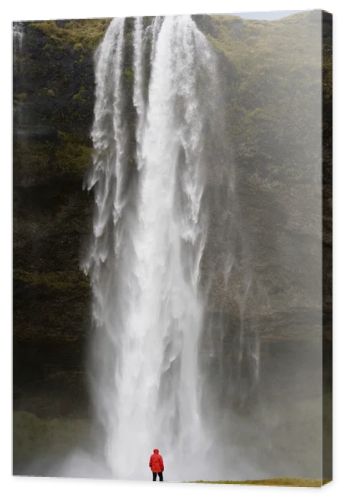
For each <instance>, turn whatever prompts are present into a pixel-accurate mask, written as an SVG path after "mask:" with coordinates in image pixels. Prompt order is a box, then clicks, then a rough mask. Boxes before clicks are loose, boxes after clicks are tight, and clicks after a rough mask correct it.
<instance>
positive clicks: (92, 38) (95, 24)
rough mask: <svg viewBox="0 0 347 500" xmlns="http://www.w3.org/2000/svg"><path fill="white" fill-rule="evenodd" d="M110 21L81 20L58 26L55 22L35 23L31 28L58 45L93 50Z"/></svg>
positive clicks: (78, 49)
mask: <svg viewBox="0 0 347 500" xmlns="http://www.w3.org/2000/svg"><path fill="white" fill-rule="evenodd" d="M109 22H110V19H81V20H73V21H68V22H66V23H64V25H58V24H57V22H56V21H37V22H33V23H31V26H33V27H34V28H36V29H38V30H40V31H41V32H42V33H44V34H45V35H46V36H47V37H49V38H50V39H51V40H53V41H54V42H55V43H56V44H58V45H63V46H64V45H65V46H66V45H69V46H71V47H73V48H74V50H76V51H80V52H83V51H86V50H94V49H95V48H96V47H97V45H98V43H99V42H100V40H101V38H102V37H103V35H104V33H105V31H106V29H107V26H108V24H109Z"/></svg>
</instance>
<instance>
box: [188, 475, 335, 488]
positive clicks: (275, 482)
mask: <svg viewBox="0 0 347 500" xmlns="http://www.w3.org/2000/svg"><path fill="white" fill-rule="evenodd" d="M192 482H194V483H206V484H246V485H248V484H250V485H256V486H297V487H304V488H305V487H306V488H319V487H320V486H323V485H324V484H327V483H328V482H329V480H321V479H305V478H296V477H279V478H271V479H254V480H246V481H202V480H201V481H192Z"/></svg>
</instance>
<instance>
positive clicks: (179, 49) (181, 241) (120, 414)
mask: <svg viewBox="0 0 347 500" xmlns="http://www.w3.org/2000/svg"><path fill="white" fill-rule="evenodd" d="M150 29H151V31H152V47H151V49H150V57H149V61H148V64H151V72H150V81H149V84H148V85H149V87H148V99H146V98H145V94H144V85H145V78H144V66H145V63H144V57H145V51H144V33H145V30H144V20H143V19H141V18H138V19H136V20H135V22H134V29H133V75H134V78H133V105H134V107H135V110H136V116H137V118H136V124H135V125H134V124H132V123H129V121H130V120H131V117H129V115H127V114H126V112H125V108H124V100H125V94H124V81H123V79H122V68H123V65H124V56H123V54H124V44H125V43H126V41H125V39H126V37H125V34H124V21H122V20H120V19H115V20H114V21H113V22H112V23H111V25H110V27H109V28H108V31H107V33H106V35H105V38H104V40H103V42H102V44H101V46H100V48H99V50H98V52H97V55H96V103H95V119H94V126H93V131H92V138H93V143H94V150H95V155H94V166H93V171H92V173H91V176H90V178H89V181H88V186H87V187H88V189H92V188H93V190H94V196H95V218H94V227H93V238H92V244H91V246H90V252H89V254H88V257H87V259H86V261H85V265H84V266H85V267H84V268H85V271H86V272H87V273H88V274H89V275H90V277H91V282H92V290H93V320H94V342H93V362H94V377H93V387H94V400H95V403H96V409H97V414H98V418H99V420H100V422H101V423H102V425H103V427H104V429H105V434H106V450H105V453H106V459H107V462H108V465H109V467H110V468H111V469H112V471H113V475H114V476H115V477H122V478H134V479H140V478H143V477H147V475H148V465H147V460H148V454H149V452H150V450H151V449H152V448H153V447H159V448H161V449H162V450H163V452H164V455H165V458H166V461H167V463H168V470H169V471H170V472H169V474H170V477H171V479H185V478H186V479H191V478H194V477H199V476H198V473H197V472H196V471H194V470H192V467H195V468H196V464H197V459H196V457H197V456H200V462H202V459H201V456H202V453H203V450H204V448H205V446H206V440H205V436H204V426H203V421H202V418H201V410H200V402H199V398H200V387H199V380H200V379H199V369H198V342H199V335H200V332H201V326H202V325H201V323H202V317H203V304H202V299H201V297H200V296H199V273H200V260H201V256H202V252H203V249H204V244H205V237H206V227H205V222H204V220H205V219H204V214H203V209H202V198H203V193H204V183H205V167H206V165H205V164H206V159H205V142H206V141H205V138H204V133H203V130H204V126H205V124H206V121H207V120H208V114H209V111H208V106H207V105H206V104H205V103H206V101H207V95H208V87H209V83H210V79H211V78H212V74H213V72H214V56H213V53H212V52H211V50H210V47H209V44H208V42H207V41H206V39H205V37H204V36H203V35H202V33H201V32H200V31H199V30H198V29H197V27H196V25H195V23H194V22H193V21H192V19H191V18H190V17H189V16H187V17H185V16H183V17H182V16H180V17H168V18H165V19H164V20H162V19H155V20H154V21H153V23H152V26H151V28H150ZM134 126H135V128H136V130H135V138H136V141H135V143H136V154H135V155H134V156H135V159H136V165H137V169H136V172H135V173H134V172H133V173H132V179H131V180H130V181H129V173H128V172H127V171H126V169H127V163H126V158H125V156H126V155H125V152H126V151H127V149H126V144H127V142H128V141H129V134H130V133H131V132H130V130H131V127H134ZM189 463H190V464H191V467H189V465H187V464H189Z"/></svg>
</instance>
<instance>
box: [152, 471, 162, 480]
mask: <svg viewBox="0 0 347 500" xmlns="http://www.w3.org/2000/svg"><path fill="white" fill-rule="evenodd" d="M157 474H158V476H159V481H163V473H162V472H153V481H156V480H157Z"/></svg>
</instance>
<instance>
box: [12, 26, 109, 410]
mask: <svg viewBox="0 0 347 500" xmlns="http://www.w3.org/2000/svg"><path fill="white" fill-rule="evenodd" d="M107 24H108V21H106V20H96V21H93V20H92V21H59V22H54V21H49V22H38V23H23V24H19V25H18V24H17V26H16V28H17V31H19V34H17V36H16V37H15V39H14V144H13V146H14V149H13V151H14V176H13V190H14V238H13V243H14V405H15V408H18V409H20V408H23V409H26V410H32V411H33V412H34V413H38V414H43V415H44V414H53V415H59V414H61V413H62V414H66V413H67V414H74V413H76V412H77V413H80V412H81V411H82V412H85V411H86V401H87V397H86V389H85V386H84V384H85V382H84V377H83V376H81V374H82V372H83V373H84V372H85V369H84V354H85V344H86V334H87V332H88V326H89V307H88V306H89V283H88V281H87V280H86V278H85V277H84V276H83V274H82V273H81V272H80V270H79V259H80V253H81V247H82V241H83V239H84V237H85V236H86V235H87V234H88V232H89V230H90V219H91V197H90V196H89V195H88V194H87V193H86V192H84V191H82V182H83V176H84V175H85V173H86V171H87V169H88V167H89V165H90V162H91V152H92V147H91V141H90V138H89V134H90V128H91V125H92V119H93V102H94V67H93V52H94V49H95V47H96V45H97V43H98V41H99V40H100V38H101V37H102V35H103V33H104V31H105V29H106V26H107ZM77 398H78V401H79V403H78V404H77V405H76V404H75V401H76V399H77Z"/></svg>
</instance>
